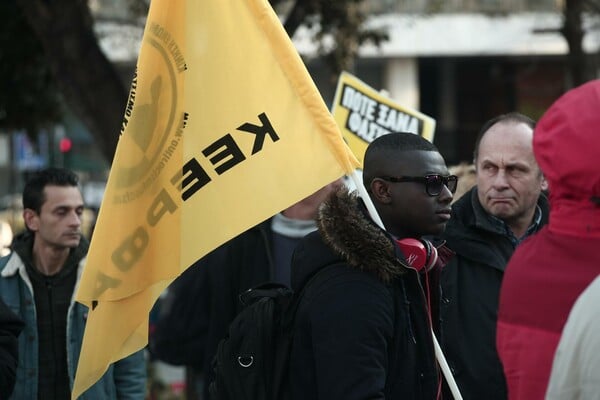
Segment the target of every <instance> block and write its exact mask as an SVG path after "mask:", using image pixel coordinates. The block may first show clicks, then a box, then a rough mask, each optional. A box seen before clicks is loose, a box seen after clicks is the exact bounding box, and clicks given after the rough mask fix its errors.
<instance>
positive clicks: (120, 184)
mask: <svg viewBox="0 0 600 400" xmlns="http://www.w3.org/2000/svg"><path fill="white" fill-rule="evenodd" d="M357 166H358V161H357V160H356V159H355V157H354V156H353V155H352V153H351V151H350V150H349V148H348V147H347V146H346V145H345V144H344V141H343V139H342V136H341V133H340V132H339V129H338V127H337V125H336V123H335V121H334V119H333V117H332V116H331V114H330V113H329V112H328V110H327V107H326V106H325V104H324V102H323V100H322V98H321V96H320V95H319V93H318V91H317V89H316V87H315V85H314V83H313V82H312V80H311V79H310V76H309V74H308V72H307V71H306V68H305V67H304V65H303V63H302V61H301V59H300V57H299V56H298V54H297V52H296V50H295V49H294V47H293V45H292V43H291V41H290V40H289V38H288V36H287V35H286V33H285V31H284V30H283V27H282V26H281V23H280V21H279V19H278V18H277V16H276V15H275V13H274V12H273V10H272V9H271V7H270V5H269V4H268V3H267V1H266V0H203V1H197V0H188V1H185V0H177V1H174V0H153V1H152V3H151V6H150V12H149V15H148V20H147V23H146V28H145V32H144V38H143V42H142V47H141V50H140V55H139V59H138V71H137V74H136V76H135V77H134V79H133V81H132V86H131V92H130V96H129V101H128V105H127V109H126V111H125V117H124V120H123V127H122V135H121V138H120V140H119V144H118V146H117V151H116V155H115V159H114V161H113V166H112V168H111V172H110V176H109V179H108V183H107V188H106V193H105V197H104V199H103V203H102V207H101V209H100V214H99V217H98V222H97V225H96V228H95V231H94V234H93V238H92V243H91V247H90V252H89V255H88V261H87V264H86V267H85V270H84V274H83V277H82V282H81V286H80V288H79V290H78V292H77V300H78V301H80V302H81V303H83V304H85V305H87V306H89V307H90V313H89V316H88V322H87V327H86V331H85V336H84V342H83V349H82V353H81V357H80V361H79V365H78V369H77V376H76V379H75V385H74V388H73V398H74V399H75V398H77V396H78V395H79V394H81V393H82V392H83V391H85V390H86V389H87V388H88V387H89V386H91V385H92V384H93V383H94V382H96V381H97V380H98V379H99V378H100V377H101V375H102V374H103V373H104V372H105V371H106V369H107V368H108V365H109V364H110V363H113V362H115V361H117V360H119V359H121V358H123V357H126V356H127V355H129V354H131V353H132V352H134V351H136V350H138V349H141V348H143V347H144V346H145V345H146V343H147V332H148V313H149V311H150V309H151V307H152V305H153V304H154V302H155V300H156V299H157V297H158V296H159V295H160V293H161V292H162V291H163V290H164V288H165V287H167V286H168V285H169V284H170V283H171V282H172V281H173V279H175V278H176V277H177V276H178V275H179V274H180V273H181V272H183V271H184V270H185V269H186V268H187V267H189V266H190V265H191V264H192V263H193V262H195V261H196V260H197V259H199V258H201V257H202V256H204V255H205V254H207V253H208V252H210V251H211V250H213V249H214V248H216V247H217V246H219V245H221V244H222V243H224V242H226V241H227V240H229V239H231V238H233V237H234V236H236V235H238V234H239V233H241V232H243V231H245V230H246V229H248V228H250V227H251V226H253V225H256V224H257V223H259V222H261V221H263V220H265V219H267V218H268V217H270V216H272V215H274V214H276V213H277V212H279V211H281V210H283V209H284V208H286V207H288V206H290V205H291V204H293V203H295V202H297V201H299V200H301V199H303V198H304V197H306V196H308V195H310V194H312V193H313V192H315V191H316V190H317V189H319V188H321V187H322V186H324V185H326V184H327V183H329V182H331V181H333V180H335V179H337V178H339V177H340V176H342V175H343V174H345V173H350V172H351V171H353V170H354V168H356V167H357Z"/></svg>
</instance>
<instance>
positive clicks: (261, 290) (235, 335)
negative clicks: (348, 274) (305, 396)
mask: <svg viewBox="0 0 600 400" xmlns="http://www.w3.org/2000/svg"><path fill="white" fill-rule="evenodd" d="M334 265H336V264H333V265H331V266H334ZM325 270H328V271H331V272H333V273H328V274H325V273H324V271H325ZM335 272H336V271H335V270H334V269H333V268H329V267H324V268H321V269H320V270H318V271H317V272H316V273H315V274H314V275H313V276H312V277H311V278H310V280H309V281H308V283H306V285H305V286H304V287H303V288H302V289H301V290H300V291H299V292H297V293H293V292H292V290H291V289H289V288H288V287H286V286H285V285H282V284H278V283H266V284H263V285H259V286H257V287H254V288H252V289H249V290H247V291H245V292H244V293H242V294H241V295H240V301H241V302H242V304H243V305H244V308H243V309H242V311H241V312H240V313H239V314H238V315H237V316H236V318H235V319H234V320H233V322H232V323H231V324H230V325H229V333H228V335H227V336H226V337H225V338H224V339H222V340H221V341H220V342H219V346H218V348H217V353H216V355H215V358H214V359H213V362H212V366H213V370H214V380H213V381H212V382H211V383H210V386H209V393H210V399H211V400H287V399H289V398H290V393H289V385H288V381H287V379H288V364H289V357H290V350H291V343H292V336H293V325H294V318H295V315H296V311H297V309H298V306H299V305H300V302H301V301H302V299H303V298H304V297H305V293H306V292H307V291H308V288H309V287H311V286H312V285H313V284H314V282H315V281H316V280H317V278H318V279H320V280H324V279H325V277H326V276H333V275H334V274H335Z"/></svg>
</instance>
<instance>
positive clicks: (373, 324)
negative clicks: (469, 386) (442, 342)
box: [290, 190, 447, 400]
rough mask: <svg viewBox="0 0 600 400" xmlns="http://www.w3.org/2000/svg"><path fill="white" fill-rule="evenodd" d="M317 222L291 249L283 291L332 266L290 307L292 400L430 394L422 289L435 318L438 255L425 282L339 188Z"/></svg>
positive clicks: (432, 370)
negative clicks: (287, 285)
mask: <svg viewBox="0 0 600 400" xmlns="http://www.w3.org/2000/svg"><path fill="white" fill-rule="evenodd" d="M318 225H319V231H318V232H313V233H311V234H309V235H307V236H306V237H305V238H304V240H303V241H302V242H301V243H300V245H299V246H298V247H297V249H296V252H295V254H294V259H293V261H292V288H293V289H294V290H298V288H300V287H302V286H303V285H304V284H305V283H306V282H307V280H308V279H310V277H311V276H312V275H313V274H315V273H316V272H317V271H319V270H320V269H322V268H324V267H325V266H331V265H333V266H331V267H329V268H331V269H335V270H337V273H335V274H331V273H330V272H328V273H326V274H324V275H326V277H327V279H317V280H316V281H315V282H314V284H312V285H311V286H310V290H309V291H307V292H306V294H305V296H304V298H303V301H302V302H301V304H300V306H299V308H298V312H297V314H296V320H295V324H296V325H295V329H294V339H293V345H292V352H291V366H290V381H291V389H292V399H294V400H305V399H312V400H317V399H327V400H336V399H339V400H342V399H343V400H354V399H398V400H400V399H402V400H407V399H427V400H432V399H435V398H436V392H437V390H438V384H439V377H438V369H437V364H436V360H435V354H434V349H433V342H432V337H431V328H430V324H429V322H428V314H427V303H426V297H425V294H424V291H423V287H425V288H427V287H429V292H430V297H431V303H432V306H433V307H432V308H433V311H434V313H433V314H434V316H433V319H434V321H436V322H437V319H438V317H437V314H436V312H435V311H436V310H437V301H438V300H439V297H438V295H439V286H438V285H436V283H435V282H436V281H437V279H436V278H437V277H438V275H439V273H438V271H439V268H440V265H441V262H440V263H438V265H437V266H436V267H435V268H434V270H432V271H430V272H429V273H428V278H429V280H427V281H426V279H425V276H420V275H419V273H417V272H416V271H415V270H414V269H409V268H408V267H405V265H406V261H405V259H404V257H403V255H402V253H401V252H400V250H399V248H398V247H397V246H396V245H395V243H394V242H393V240H392V239H391V238H390V237H389V236H388V235H387V234H386V233H385V232H384V231H383V230H381V229H379V228H378V227H377V226H376V225H375V224H374V223H373V222H372V221H371V220H370V218H369V217H367V216H366V212H365V211H364V210H363V207H362V206H361V204H360V202H359V200H358V199H357V198H356V197H355V196H353V195H350V194H348V192H346V191H344V190H342V191H340V192H338V193H336V194H334V195H332V197H331V198H330V199H329V200H328V201H327V202H326V203H325V204H324V205H323V206H322V207H321V210H320V215H319V218H318ZM442 252H443V251H442ZM446 255H447V254H446ZM442 258H444V257H440V259H442ZM329 268H328V270H329ZM420 281H422V282H423V287H422V286H421V282H420ZM427 282H429V283H427ZM438 282H439V281H438Z"/></svg>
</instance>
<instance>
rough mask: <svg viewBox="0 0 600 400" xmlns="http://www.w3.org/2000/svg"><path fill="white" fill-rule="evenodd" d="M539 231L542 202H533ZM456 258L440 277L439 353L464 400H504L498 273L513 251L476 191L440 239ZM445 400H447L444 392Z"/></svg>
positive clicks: (465, 199) (542, 198) (464, 201)
mask: <svg viewBox="0 0 600 400" xmlns="http://www.w3.org/2000/svg"><path fill="white" fill-rule="evenodd" d="M538 205H539V207H540V209H541V210H542V220H541V223H540V226H539V227H538V229H539V228H541V227H542V226H543V225H544V224H546V223H547V222H548V212H549V210H548V201H547V198H546V197H545V196H544V195H542V196H540V198H539V200H538ZM442 237H443V239H445V240H446V245H447V246H448V247H449V248H450V249H451V250H452V251H454V252H455V253H456V255H455V257H453V258H452V259H451V260H450V262H449V263H448V265H447V266H446V267H445V268H444V270H443V272H442V308H441V312H442V349H443V351H444V354H445V355H446V357H447V361H448V364H449V365H450V369H451V370H452V372H453V375H454V377H455V379H456V383H457V384H458V388H459V389H460V392H461V394H462V396H463V399H464V400H481V399H486V400H505V399H506V398H507V393H506V382H505V379H504V374H503V371H502V365H501V364H500V360H499V358H498V354H497V352H496V319H497V315H498V297H499V294H500V284H501V282H502V277H503V276H504V269H505V267H506V264H507V263H508V260H509V258H510V257H511V256H512V254H513V252H514V250H515V247H514V246H513V244H512V243H511V241H510V239H509V238H508V237H507V236H506V235H505V233H504V232H503V231H502V230H501V229H499V228H498V226H497V225H494V224H493V223H492V222H491V221H490V217H489V215H488V214H487V213H486V212H485V210H484V209H483V207H482V206H481V204H480V203H479V199H478V197H477V188H476V187H474V188H473V189H472V190H471V191H470V192H467V193H466V194H465V195H464V196H463V197H461V198H460V199H459V200H458V201H457V202H456V203H454V204H453V205H452V218H451V219H450V222H449V223H448V225H447V226H446V231H445V232H444V234H443V235H442ZM444 392H445V394H446V395H445V396H444V398H445V399H448V398H449V399H451V398H452V397H451V395H449V394H447V393H449V391H448V390H447V387H444Z"/></svg>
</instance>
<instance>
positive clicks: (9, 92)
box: [0, 0, 61, 133]
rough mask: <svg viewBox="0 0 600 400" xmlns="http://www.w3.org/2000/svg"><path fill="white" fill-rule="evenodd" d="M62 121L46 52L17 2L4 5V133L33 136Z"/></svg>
mask: <svg viewBox="0 0 600 400" xmlns="http://www.w3.org/2000/svg"><path fill="white" fill-rule="evenodd" d="M60 117H61V103H60V96H59V91H58V89H57V88H56V85H55V84H54V81H53V78H52V76H51V73H50V69H49V67H48V64H47V62H46V59H45V57H44V54H43V49H42V47H41V45H40V43H39V41H38V40H37V39H36V37H35V35H34V33H33V31H32V30H31V28H30V27H29V25H28V24H27V21H26V20H25V18H24V16H23V15H22V13H21V10H20V9H19V8H18V7H17V5H16V4H15V2H14V0H2V1H0V129H3V130H5V129H26V130H27V131H28V132H29V133H33V132H36V131H37V130H38V129H39V128H41V127H44V126H46V125H49V124H51V123H53V122H56V121H58V120H59V119H60Z"/></svg>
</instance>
